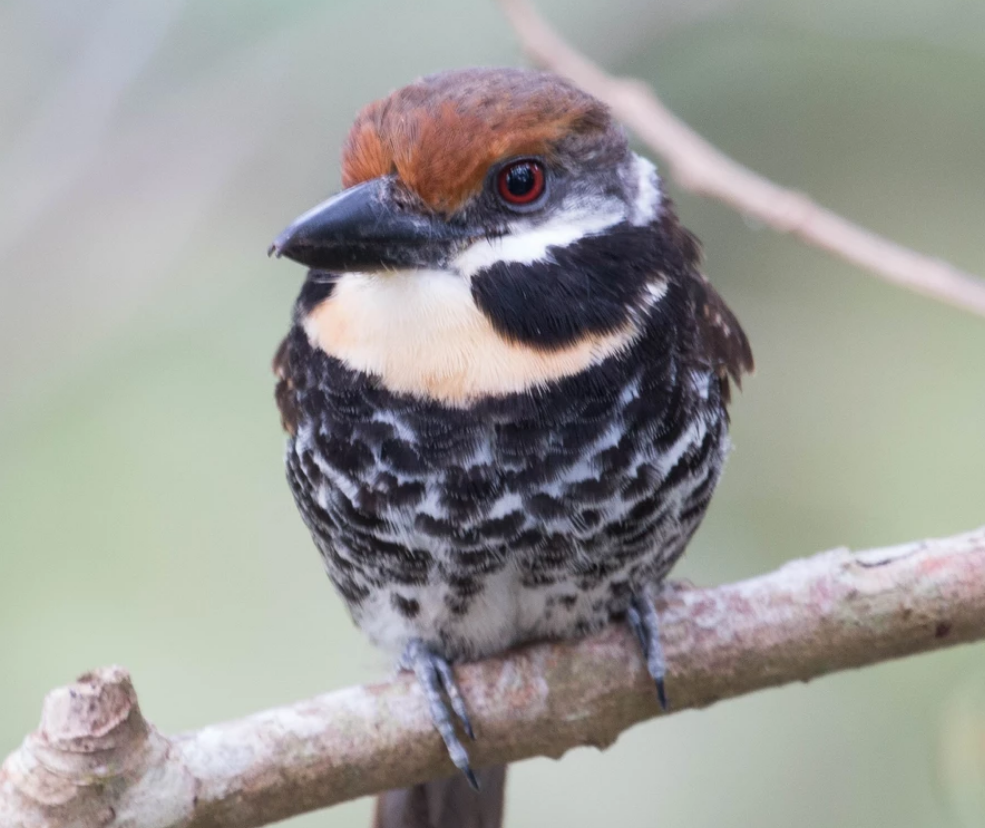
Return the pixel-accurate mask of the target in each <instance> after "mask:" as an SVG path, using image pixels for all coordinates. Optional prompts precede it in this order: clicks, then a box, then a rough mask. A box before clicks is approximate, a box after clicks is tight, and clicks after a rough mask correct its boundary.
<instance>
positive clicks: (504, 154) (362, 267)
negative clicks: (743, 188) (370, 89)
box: [271, 69, 660, 277]
mask: <svg viewBox="0 0 985 828" xmlns="http://www.w3.org/2000/svg"><path fill="white" fill-rule="evenodd" d="M342 183H343V185H344V187H345V189H343V190H342V192H340V193H338V194H337V195H335V196H333V197H332V198H330V199H328V200H327V201H325V202H323V203H322V204H319V205H318V206H317V207H315V208H314V209H312V210H310V211H308V212H307V213H305V214H304V215H302V216H301V217H300V218H298V219H297V220H296V221H294V222H293V223H292V224H291V225H290V226H289V227H288V228H287V229H286V230H284V232H283V233H281V234H280V236H278V238H277V239H276V241H275V242H274V243H273V245H272V246H271V252H272V253H276V254H277V255H278V256H285V257H287V258H289V259H293V260H294V261H296V262H299V263H301V264H304V265H307V266H308V267H311V268H316V269H320V270H326V271H333V272H336V273H346V272H352V271H358V272H361V273H366V272H374V271H388V270H406V269H409V268H441V269H447V270H450V271H453V272H459V273H461V274H462V275H463V276H465V277H469V276H471V275H473V274H474V273H476V272H477V271H478V270H481V269H482V268H483V267H484V266H486V265H487V264H489V263H492V262H496V261H527V262H529V261H535V260H537V259H540V258H543V257H544V256H545V255H546V250H547V248H549V247H552V246H567V245H569V244H571V243H572V242H574V241H576V240H577V239H578V238H580V237H582V236H584V235H586V234H593V233H599V232H601V231H603V230H604V229H606V228H608V227H611V226H613V225H615V224H618V223H619V222H622V221H627V220H628V221H630V222H632V223H636V224H640V223H645V222H648V221H650V220H652V218H653V215H654V212H655V210H656V209H657V207H658V205H659V200H660V195H659V188H658V183H657V179H656V175H655V172H654V170H653V167H652V165H650V164H649V163H648V162H646V161H643V160H642V159H639V158H637V157H636V156H635V155H634V154H633V153H631V152H630V150H629V148H628V146H627V142H626V137H625V135H624V133H623V131H622V129H621V128H620V127H619V126H618V125H617V124H616V123H614V121H613V120H612V118H611V117H610V114H609V111H608V109H607V108H606V107H605V106H604V105H603V104H602V103H601V102H599V101H598V100H596V99H595V98H593V97H591V96H590V95H588V94H586V93H584V92H582V91H581V90H579V89H578V88H576V87H575V86H573V85H571V84H570V83H568V82H567V81H565V80H563V79H561V78H559V77H557V76H555V75H551V74H547V73H543V72H533V71H525V70H520V69H466V70H459V71H450V72H443V73H440V74H437V75H432V76H430V77H426V78H423V79H422V80H420V81H417V82H416V83H413V84H411V85H409V86H406V87H404V88H402V89H399V90H397V91H396V92H394V93H393V94H391V95H390V96H389V97H387V98H384V99H382V100H379V101H375V102H374V103H371V104H370V105H369V106H367V107H366V108H365V109H363V110H362V112H360V113H359V115H358V117H357V118H356V122H355V124H354V125H353V127H352V129H351V131H350V132H349V136H348V138H347V139H346V142H345V146H344V148H343V151H342Z"/></svg>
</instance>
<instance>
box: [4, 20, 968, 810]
mask: <svg viewBox="0 0 985 828" xmlns="http://www.w3.org/2000/svg"><path fill="white" fill-rule="evenodd" d="M541 9H542V10H543V11H544V12H545V13H546V14H547V15H548V17H549V18H551V19H553V20H554V21H557V22H558V23H560V24H561V29H562V31H564V32H565V34H567V35H568V36H569V37H571V38H572V39H573V40H574V41H575V42H576V43H577V44H579V45H580V46H582V47H583V48H584V49H585V50H586V51H587V52H588V53H589V54H590V55H591V56H593V57H594V58H596V59H598V60H599V61H601V62H602V63H603V64H604V65H606V66H608V67H610V68H612V69H614V70H617V71H620V72H627V73H632V74H636V75H638V76H640V77H642V78H645V79H646V80H647V81H650V82H652V83H654V84H655V85H656V86H657V88H658V89H659V91H660V92H661V93H662V95H663V96H664V97H665V99H666V101H667V103H668V104H669V105H670V106H671V107H672V108H673V109H674V110H675V111H677V112H678V113H679V114H680V115H681V116H682V117H684V118H685V119H686V120H687V121H688V122H689V123H690V124H692V125H693V126H694V127H696V128H697V129H698V130H699V131H701V132H702V133H703V134H704V135H706V136H707V137H708V138H710V139H711V140H712V141H713V142H714V143H716V144H718V145H719V146H720V147H721V148H723V149H724V150H725V151H726V152H728V153H730V154H732V155H734V156H735V157H736V158H738V159H739V160H741V161H742V162H744V163H746V164H748V165H749V166H751V167H753V168H754V169H756V170H759V171H761V172H762V173H765V174H766V175H768V176H770V177H772V178H775V179H776V180H778V181H780V182H782V183H784V184H787V185H790V186H792V187H795V188H798V189H802V190H805V191H808V192H810V193H811V194H812V195H814V196H815V197H816V198H817V199H818V200H820V201H821V202H822V203H824V204H826V205H828V206H830V207H833V208H835V209H836V210H839V211H841V212H843V213H844V214H846V215H847V216H848V217H850V218H853V219H856V220H858V221H860V222H862V223H863V224H865V225H867V226H870V227H872V228H874V229H875V230H878V231H881V232H884V233H886V234H888V235H889V236H891V237H893V238H895V239H897V240H899V241H902V242H903V243H905V244H908V245H911V246H913V247H915V248H917V249H920V250H923V251H925V252H928V253H931V254H934V255H939V256H941V257H944V258H947V259H949V260H951V261H953V262H954V263H956V264H958V265H960V266H963V267H965V268H967V269H969V270H971V271H973V272H977V273H980V274H985V241H983V238H985V3H982V2H980V0H975V1H974V2H972V1H971V0H969V1H968V2H961V0H950V2H947V1H942V0H892V1H890V0H859V1H855V0H830V2H827V3H824V4H817V3H813V2H809V0H793V1H791V0H748V2H740V1H739V0H701V2H693V0H690V1H689V0H660V2H643V0H608V1H607V2H605V3H602V2H586V0H579V2H575V3H570V2H566V3H563V2H561V0H550V1H548V0H544V2H543V3H542V4H541ZM519 60H520V56H519V54H518V51H517V48H516V45H515V43H514V40H513V38H512V37H511V34H510V32H509V30H508V28H507V26H506V25H505V23H504V22H503V19H502V18H501V16H500V14H499V13H498V11H497V9H496V8H495V6H494V5H492V4H491V3H489V2H474V1H473V0H454V2H452V0H442V1H441V2H430V3H414V4H411V3H399V2H396V0H360V2H355V0H350V1H349V2H325V0H322V2H310V0H309V1H308V2H293V3H284V2H280V3H275V2H272V0H267V2H263V1H262V0H236V2H232V0H223V1H222V2H219V1H218V0H213V2H209V3H191V2H187V0H156V1H155V2H144V3H128V2H125V0H5V2H3V3H2V4H0V70H2V71H0V181H2V185H0V379H2V382H0V702H2V703H0V756H2V755H5V754H6V753H7V752H9V751H10V750H12V749H13V748H14V747H16V745H17V744H18V743H19V741H20V739H21V738H22V737H23V736H24V734H25V733H26V732H27V731H29V730H30V729H31V728H33V727H34V726H35V724H36V722H37V720H38V715H39V711H40V705H41V700H42V697H43V695H44V693H45V692H46V691H48V690H49V689H51V688H52V687H55V686H57V685H61V684H64V683H66V682H68V681H70V680H71V679H73V678H74V677H75V676H76V675H77V674H78V673H80V672H82V671H83V670H85V669H87V668H90V667H93V666H96V665H101V664H108V663H120V664H124V665H126V666H127V667H128V668H129V669H130V670H131V671H132V673H133V676H134V680H135V682H136V685H137V688H138V691H139V693H140V698H141V702H142V705H143V708H144V711H145V713H146V714H147V716H148V717H149V718H150V719H151V720H152V721H153V722H155V723H156V724H157V725H158V726H159V727H161V728H162V729H163V730H165V731H169V732H174V731H179V730H186V729H190V728H195V727H198V726H201V725H204V724H206V723H208V722H212V721H215V720H221V719H227V718H231V717H236V716H240V715H243V714H247V713H250V712H252V711H256V710H259V709H262V708H266V707H269V706H272V705H277V704H282V703H287V702H290V701H292V700H296V699H300V698H303V697H306V696H309V695H313V694H316V693H319V692H322V691H325V690H329V689H333V688H338V687H343V686H345V685H349V684H352V683H355V682H362V681H367V680H371V679H378V678H380V677H383V676H385V675H386V674H387V671H388V669H389V667H388V665H387V664H386V663H385V662H384V660H383V658H382V657H381V656H379V655H378V654H377V653H375V652H374V651H373V650H372V648H371V647H370V646H369V644H367V643H366V642H365V641H364V640H363V639H362V637H361V635H360V634H359V633H358V632H357V631H356V630H354V629H353V628H352V627H351V625H350V623H349V620H348V617H347V616H346V614H345V612H344V610H343V608H342V606H341V604H340V602H339V601H338V600H337V599H336V598H335V596H334V594H333V592H332V590H331V589H330V587H329V584H328V582H327V580H326V579H325V577H324V576H323V574H322V568H321V564H320V561H319V560H318V557H317V555H316V554H315V551H314V549H313V547H312V544H311V542H310V540H309V538H308V536H307V533H306V530H305V529H304V528H303V526H302V524H301V522H300V520H299V519H298V517H297V515H296V514H295V510H294V505H293V503H292V501H291V498H290V495H289V493H288V489H287V486H286V485H285V483H284V481H283V477H282V469H281V451H282V445H283V440H282V436H281V432H280V428H279V424H278V418H277V414H276V411H275V408H274V405H273V400H272V378H271V375H270V372H269V361H270V357H271V355H272V353H273V351H274V348H275V347H276V345H277V343H278V341H279V337H280V336H281V335H282V333H283V332H284V331H285V330H286V326H287V323H288V318H289V311H290V306H291V302H292V301H293V298H294V295H295V293H296V291H297V290H298V287H299V284H300V281H301V278H302V275H303V273H302V270H301V269H300V268H298V267H296V266H290V265H288V264H286V263H284V262H276V261H269V260H268V259H267V258H266V256H265V255H264V253H265V249H266V246H267V244H268V243H269V241H270V240H271V239H272V237H273V236H274V235H275V234H276V233H277V232H278V231H279V230H281V228H282V227H283V226H284V225H285V224H286V223H287V222H288V221H289V220H290V219H292V218H293V217H294V216H295V215H297V214H298V213H299V212H301V211H302V210H304V209H307V208H308V207H310V206H311V205H313V204H315V203H316V202H318V201H320V200H321V199H323V198H324V197H326V196H327V195H328V194H330V193H331V192H333V191H334V190H335V189H336V188H337V186H338V172H337V157H338V148H339V145H340V143H341V140H342V138H343V136H344V133H345V130H346V128H347V126H348V123H349V121H350V119H351V117H352V115H353V114H354V112H355V111H356V110H357V108H358V107H359V106H361V105H362V104H363V103H365V102H367V101H369V100H371V99H373V98H376V97H379V96H381V95H383V94H385V93H386V92H388V91H389V90H390V89H392V88H394V87H396V86H399V85H401V84H403V83H405V82H407V81H408V80H410V79H412V78H414V77H416V76H418V75H421V74H423V73H426V72H430V71H433V70H437V69H441V68H446V67H453V66H463V65H469V64H511V63H517V62H518V61H519ZM671 190H672V191H673V190H674V188H673V187H671ZM675 195H676V197H677V200H678V203H679V207H680V212H681V214H682V216H683V218H684V220H685V222H686V224H687V225H688V226H689V227H691V228H692V229H693V230H695V231H696V232H697V233H698V235H699V236H700V237H701V238H702V240H703V241H704V244H705V249H706V252H707V259H708V271H709V273H710V274H711V275H712V278H713V279H714V281H715V282H716V284H717V285H718V286H719V287H720V289H721V291H722V293H723V294H724V295H725V296H726V297H727V299H728V300H729V302H730V303H731V304H732V306H733V307H734V308H735V310H736V311H737V313H738V315H739V317H740V318H741V319H742V321H743V323H744V324H745V326H746V329H747V331H748V332H749V335H750V337H751V339H752V341H753V346H754V350H755V352H756V358H757V363H758V374H757V376H755V377H753V378H752V379H751V380H750V381H748V382H747V384H746V389H745V391H744V392H743V394H742V395H741V396H740V397H739V398H738V400H737V403H736V404H735V406H734V417H733V419H734V440H735V445H736V449H735V452H734V454H733V457H732V461H731V465H730V468H729V470H728V472H727V474H726V476H725V479H724V482H723V484H722V486H721V488H720V490H719V494H718V497H717V499H716V501H715V503H714V505H713V507H712V509H711V512H710V515H709V517H708V519H707V521H706V522H705V525H704V527H703V528H702V530H701V532H700V533H699V535H698V536H697V538H696V539H695V541H694V543H693V544H692V546H691V550H690V553H689V556H688V557H687V559H686V561H685V562H684V563H683V564H682V565H681V566H680V567H679V569H678V570H677V571H676V574H677V575H678V576H680V577H686V578H690V579H692V580H694V581H695V582H697V583H701V584H713V583H718V582H723V581H728V580H733V579H737V578H741V577H744V576H749V575H752V574H755V573H759V572H763V571H766V570H769V569H772V568H774V567H776V566H778V565H780V564H781V563H782V562H783V561H785V560H787V559H789V558H793V557H799V556H803V555H806V554H809V553H811V552H814V551H817V550H820V549H824V548H827V547H831V546H835V545H841V544H845V545H849V546H852V547H856V548H858V547H866V546H875V545H884V544H891V543H896V542H900V541H904V540H908V539H912V538H918V537H922V536H927V535H944V534H950V533H954V532H957V531H960V530H965V529H970V528H972V527H974V526H977V525H980V524H982V523H983V522H985V359H983V357H985V321H983V320H982V319H977V318H974V317H972V316H970V315H967V314H963V313H961V312H958V311H955V310H952V309H950V308H946V307H943V306H940V305H937V304H935V303H933V302H930V301H927V300H924V299H921V298H918V297H916V296H914V295H911V294H907V293H903V292H901V291H899V290H895V289H893V288H890V287H888V286H885V285H883V284H882V283H879V282H877V281H875V280H873V279H871V278H869V277H868V276H865V275H863V274H860V273H859V272H858V271H856V270H854V269H853V268H851V267H849V266H848V265H846V264H843V263H841V262H839V261H835V260H833V259H831V258H829V257H827V256H825V255H823V254H821V253H819V252H817V251H815V250H811V249H807V248H805V247H802V246H800V245H798V244H796V243H794V242H793V241H791V240H789V239H786V238H781V237H778V236H776V235H775V234H773V233H772V232H770V231H766V230H764V229H762V228H760V227H757V226H752V225H750V224H748V223H747V222H745V221H744V220H743V219H742V218H741V217H739V216H737V215H736V214H734V213H732V212H730V211H729V210H727V209H725V208H724V207H721V206H719V205H717V204H714V203H711V202H708V201H703V200H698V199H696V198H693V197H690V196H686V195H683V194H680V193H676V192H675ZM369 809H370V803H369V801H368V800H364V801H360V802H355V803H350V804H347V805H344V806H341V807H337V808H335V809H332V810H330V811H324V812H321V813H317V814H312V815H308V816H306V817H302V818H299V819H297V820H295V821H293V822H291V823H290V824H291V825H292V826H296V828H302V826H304V827H305V828H311V826H364V825H368V815H369ZM508 824H509V825H511V826H542V825H555V824H558V825H571V826H592V825H598V824H619V825H627V826H687V828H706V827H707V828H719V827H720V826H723V825H729V826H743V828H744V827H745V826H749V827H750V828H787V826H792V825H796V826H798V828H822V827H823V828H833V827H834V826H839V828H840V827H841V826H893V828H925V827H926V826H934V827H936V826H954V827H955V828H965V827H966V826H981V825H983V824H985V647H983V646H981V645H979V646H972V647H963V648H958V649H954V650H951V651H947V652H943V653H940V654H936V655H932V656H923V657H918V658H912V659H908V660H906V661H903V662H898V663H892V664H887V665H883V666H879V667H875V668H870V669H866V670H862V671H858V672H853V673H848V674H840V675H837V676H832V677H829V678H825V679H823V680H819V681H816V682H813V683H811V684H810V685H806V686H801V685H798V686H793V687H787V688H782V689H779V690H774V691H770V692H764V693H760V694H757V695H754V696H751V697H747V698H743V699H740V700H737V701H732V702H727V703H723V704H720V705H718V706H716V707H714V708H712V709H710V710H707V711H702V712H687V713H683V714H681V715H677V716H674V717H672V718H670V719H668V720H666V721H663V722H651V723H649V724H646V725H643V726H639V727H637V728H635V729H634V730H632V731H631V732H629V733H627V734H625V735H624V736H623V737H622V738H621V739H620V740H619V742H618V744H617V745H615V746H614V747H613V748H612V749H610V750H609V751H607V752H605V753H597V752H594V751H590V750H578V751H574V752H572V753H571V754H569V755H568V756H567V757H565V759H564V760H563V761H561V762H551V761H547V760H536V761H530V762H525V763H523V764H522V765H519V766H517V767H516V768H515V770H514V771H513V772H512V780H511V783H510V788H509V802H508Z"/></svg>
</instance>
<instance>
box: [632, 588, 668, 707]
mask: <svg viewBox="0 0 985 828" xmlns="http://www.w3.org/2000/svg"><path fill="white" fill-rule="evenodd" d="M626 620H627V621H628V622H629V626H630V628H631V629H632V631H633V634H634V635H635V636H636V640H637V641H639V642H640V647H642V648H643V655H644V656H645V657H646V669H647V670H648V671H649V672H650V675H651V676H652V678H653V680H654V681H655V682H656V684H657V700H658V701H659V702H660V709H661V710H667V708H668V704H667V691H666V689H665V687H664V679H665V678H666V677H667V662H666V661H665V660H664V651H663V647H662V646H661V644H660V618H659V617H658V616H657V611H656V609H655V608H654V606H653V602H652V601H651V600H650V598H649V597H648V596H647V594H646V592H645V591H644V592H642V593H638V594H636V595H634V596H633V602H632V603H631V604H630V605H629V609H627V610H626Z"/></svg>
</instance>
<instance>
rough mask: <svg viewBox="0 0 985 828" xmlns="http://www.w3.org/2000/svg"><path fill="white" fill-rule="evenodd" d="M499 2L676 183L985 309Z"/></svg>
mask: <svg viewBox="0 0 985 828" xmlns="http://www.w3.org/2000/svg"><path fill="white" fill-rule="evenodd" d="M500 5H501V6H502V8H503V11H504V12H505V13H506V16H507V17H508V18H509V21H510V23H511V25H512V27H513V30H514V32H515V33H516V36H517V38H518V39H519V41H520V43H521V45H522V46H523V49H524V51H526V53H527V54H528V55H529V56H530V58H531V59H532V60H533V61H534V62H535V63H537V64H540V65H541V66H543V67H545V68H547V69H550V70H551V71H553V72H557V73H558V74H560V75H564V76H566V77H568V78H570V79H571V80H573V81H574V82H575V83H577V84H578V85H579V86H580V87H582V88H583V89H584V90H585V91H586V92H590V93H591V94H592V95H595V96H596V97H597V98H599V99H600V100H602V101H604V102H605V103H607V104H608V105H609V106H610V107H611V109H612V111H613V113H614V114H615V116H616V117H617V118H618V119H619V120H620V121H621V122H622V123H624V124H626V126H628V127H629V128H630V129H631V130H633V132H635V133H636V134H637V135H638V136H639V137H640V139H641V140H642V141H643V142H644V143H646V144H647V145H648V146H649V147H650V148H651V149H652V150H653V151H654V152H656V153H657V154H658V155H660V156H661V157H662V158H663V159H664V161H666V163H667V165H668V167H669V168H670V172H671V175H672V176H673V178H674V180H675V181H676V182H677V184H678V185H679V186H680V187H682V188H683V189H685V190H688V191H690V192H692V193H697V194H698V195H705V196H710V197H712V198H715V199H718V200H719V201H721V202H723V203H725V204H727V205H729V206H730V207H732V208H734V209H735V210H738V211H739V212H740V213H743V214H745V215H747V216H751V217H753V218H756V219H758V220H759V221H761V222H763V223H764V224H766V225H767V226H769V227H772V228H773V229H774V230H776V231H778V232H780V233H789V234H791V235H793V236H795V237H797V238H798V239H800V240H801V241H803V242H806V243H807V244H811V245H814V246H815V247H820V248H821V249H823V250H827V251H828V252H829V253H833V254H834V255H836V256H838V257H840V258H842V259H845V260H846V261H849V262H851V263H852V264H854V265H857V266H858V267H860V268H862V269H863V270H867V271H869V272H870V273H872V274H873V275H876V276H878V277H880V278H881V279H885V280H886V281H887V282H891V283H892V284H894V285H898V286H899V287H904V288H907V289H909V290H912V291H915V292H916V293H920V294H923V295H924V296H929V297H931V298H934V299H937V300H939V301H941V302H945V303H947V304H950V305H954V306H955V307H958V308H963V309H964V310H967V311H970V312H972V313H976V314H978V315H979V316H985V281H983V280H982V279H980V278H978V277H976V276H973V275H971V274H970V273H965V272H964V271H962V270H959V269H958V268H956V267H953V266H952V265H950V264H948V263H947V262H944V261H941V260H940V259H934V258H931V257H929V256H925V255H923V254H921V253H917V252H916V251H914V250H910V249H909V248H906V247H903V246H902V245H899V244H896V243H895V242H892V241H890V240H889V239H885V238H883V237H882V236H879V235H877V234H875V233H872V232H870V231H868V230H865V229H864V228H862V227H859V226H858V225H857V224H853V223H852V222H850V221H848V220H847V219H845V218H843V217H842V216H839V215H838V214H837V213H834V212H832V211H831V210H828V209H826V208H824V207H821V206H820V205H818V204H815V203H814V202H813V201H812V200H811V199H810V198H808V197H807V196H806V195H804V194H803V193H798V192H794V191H793V190H788V189H785V188H784V187H780V186H779V185H777V184H774V183H773V182H772V181H770V180H768V179H766V178H763V177H762V176H761V175H758V174H756V173H754V172H753V171H752V170H750V169H748V168H746V167H743V166H742V165H741V164H739V163H737V162H736V161H733V160H732V159H731V158H729V157H728V156H727V155H725V154H723V153H722V152H720V151H719V150H718V149H716V148H715V147H714V146H712V145H711V144H710V143H709V142H708V141H706V140H705V139H704V138H702V137H701V136H700V135H698V133H696V132H695V131H694V130H692V129H691V128H690V127H689V126H687V124H685V123H684V122H683V121H681V120H680V119H679V118H677V117H676V116H675V115H674V114H673V113H672V112H671V111H670V110H669V109H667V107H666V106H664V104H663V103H662V102H661V101H660V99H659V98H658V97H657V95H656V94H655V93H654V92H653V90H652V89H651V88H650V87H649V86H647V85H646V84H645V83H643V82H641V81H639V80H635V79H629V78H616V77H613V76H611V75H608V74H606V73H605V72H603V71H602V70H601V69H600V68H599V67H598V66H596V65H595V64H594V63H592V62H591V61H590V60H588V58H586V57H584V56H583V55H582V54H580V53H579V52H578V51H576V50H575V49H574V48H572V47H571V46H570V45H569V44H568V43H566V42H565V41H564V40H563V39H562V38H561V37H560V36H559V35H558V34H557V32H555V31H554V30H553V29H552V28H551V27H550V26H549V25H548V24H547V22H546V21H545V20H544V19H543V18H542V17H541V16H540V15H539V14H538V13H537V12H536V11H535V10H534V9H533V7H532V6H531V5H530V4H529V3H527V2H526V0H500Z"/></svg>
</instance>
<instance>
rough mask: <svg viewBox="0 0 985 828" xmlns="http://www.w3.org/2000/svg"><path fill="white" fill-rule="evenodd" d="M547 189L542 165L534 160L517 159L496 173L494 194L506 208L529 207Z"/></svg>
mask: <svg viewBox="0 0 985 828" xmlns="http://www.w3.org/2000/svg"><path fill="white" fill-rule="evenodd" d="M546 189H547V175H546V173H545V171H544V165H543V164H542V163H541V162H540V161H538V160H537V159H535V158H518V159H516V160H514V161H510V162H509V163H508V164H504V165H503V166H502V168H501V169H500V170H499V172H497V173H496V192H497V194H498V195H499V197H500V199H501V200H502V201H503V202H504V203H505V204H506V205H507V206H508V207H521V208H522V207H529V206H531V205H532V204H534V202H536V201H537V200H538V199H540V197H541V196H542V195H543V194H544V191H545V190H546Z"/></svg>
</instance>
